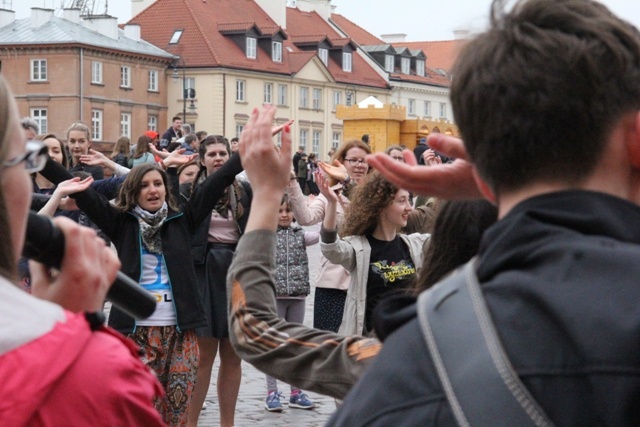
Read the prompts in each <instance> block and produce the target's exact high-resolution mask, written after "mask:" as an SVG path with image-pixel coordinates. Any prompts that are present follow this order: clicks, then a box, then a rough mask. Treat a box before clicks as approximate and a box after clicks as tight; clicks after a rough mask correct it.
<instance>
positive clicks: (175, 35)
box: [169, 30, 183, 44]
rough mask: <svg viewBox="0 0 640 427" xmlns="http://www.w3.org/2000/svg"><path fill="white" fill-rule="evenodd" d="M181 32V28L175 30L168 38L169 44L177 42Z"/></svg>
mask: <svg viewBox="0 0 640 427" xmlns="http://www.w3.org/2000/svg"><path fill="white" fill-rule="evenodd" d="M182 32H183V30H175V31H174V32H173V35H172V36H171V39H170V40H169V44H177V43H178V42H179V41H180V37H182Z"/></svg>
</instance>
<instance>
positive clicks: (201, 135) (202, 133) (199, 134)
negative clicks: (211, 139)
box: [196, 130, 208, 141]
mask: <svg viewBox="0 0 640 427" xmlns="http://www.w3.org/2000/svg"><path fill="white" fill-rule="evenodd" d="M207 135H208V134H207V131H204V130H199V131H198V132H196V136H197V137H198V141H202V140H203V139H204V138H206V137H207Z"/></svg>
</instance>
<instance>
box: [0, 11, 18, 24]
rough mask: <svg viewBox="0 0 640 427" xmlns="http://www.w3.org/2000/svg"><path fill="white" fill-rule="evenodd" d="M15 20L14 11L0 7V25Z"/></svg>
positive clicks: (11, 22)
mask: <svg viewBox="0 0 640 427" xmlns="http://www.w3.org/2000/svg"><path fill="white" fill-rule="evenodd" d="M15 20H16V13H15V12H14V11H13V10H9V9H0V27H4V26H6V25H9V24H13V22H14V21H15Z"/></svg>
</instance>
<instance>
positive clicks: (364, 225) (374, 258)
mask: <svg viewBox="0 0 640 427" xmlns="http://www.w3.org/2000/svg"><path fill="white" fill-rule="evenodd" d="M317 181H318V183H319V186H320V191H321V192H322V194H323V195H324V196H325V197H326V199H327V209H326V212H325V217H324V221H323V222H322V231H321V244H320V248H321V250H322V254H323V255H324V256H325V257H327V259H328V260H329V261H331V262H333V263H334V264H340V265H342V266H343V267H344V268H345V269H347V270H348V271H349V272H350V273H351V282H350V284H349V289H348V291H347V301H346V303H345V308H344V314H343V319H342V324H341V325H340V330H339V333H340V334H348V335H355V334H363V335H366V334H368V333H369V332H370V331H371V330H372V327H373V319H372V318H373V316H372V314H373V310H374V308H375V306H376V305H377V303H378V302H379V301H380V300H382V299H383V298H385V297H387V296H388V295H389V294H390V293H392V292H397V291H400V290H403V289H406V288H409V287H410V286H411V284H412V281H413V279H414V278H415V276H416V274H417V272H418V270H420V268H421V267H422V246H423V244H424V242H425V240H426V239H427V238H428V237H429V235H428V234H419V233H415V234H410V235H404V234H399V233H398V230H400V229H401V228H402V227H404V226H406V225H407V219H408V218H409V213H410V212H411V210H412V208H411V203H410V202H409V192H408V191H406V190H402V189H399V188H398V187H396V186H395V185H393V184H392V183H390V182H389V181H387V180H386V179H385V178H383V177H382V175H380V174H379V173H378V172H373V173H371V174H369V175H368V176H367V177H366V178H365V179H364V181H363V182H361V183H360V185H358V186H357V187H356V188H355V189H354V191H353V192H352V194H351V204H350V205H349V209H348V210H347V214H346V217H345V221H344V224H343V226H342V228H341V230H340V236H341V238H340V239H338V236H337V229H336V211H337V204H338V195H337V194H336V192H334V191H333V190H331V189H330V187H329V183H328V180H327V179H325V178H324V176H323V175H322V174H318V176H317Z"/></svg>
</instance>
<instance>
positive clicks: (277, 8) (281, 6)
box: [255, 0, 287, 28]
mask: <svg viewBox="0 0 640 427" xmlns="http://www.w3.org/2000/svg"><path fill="white" fill-rule="evenodd" d="M255 1H256V4H257V5H258V6H259V7H260V8H261V9H262V10H264V12H265V13H266V14H267V15H269V18H271V19H273V21H274V22H275V23H276V25H279V26H281V27H282V28H287V0H255Z"/></svg>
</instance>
